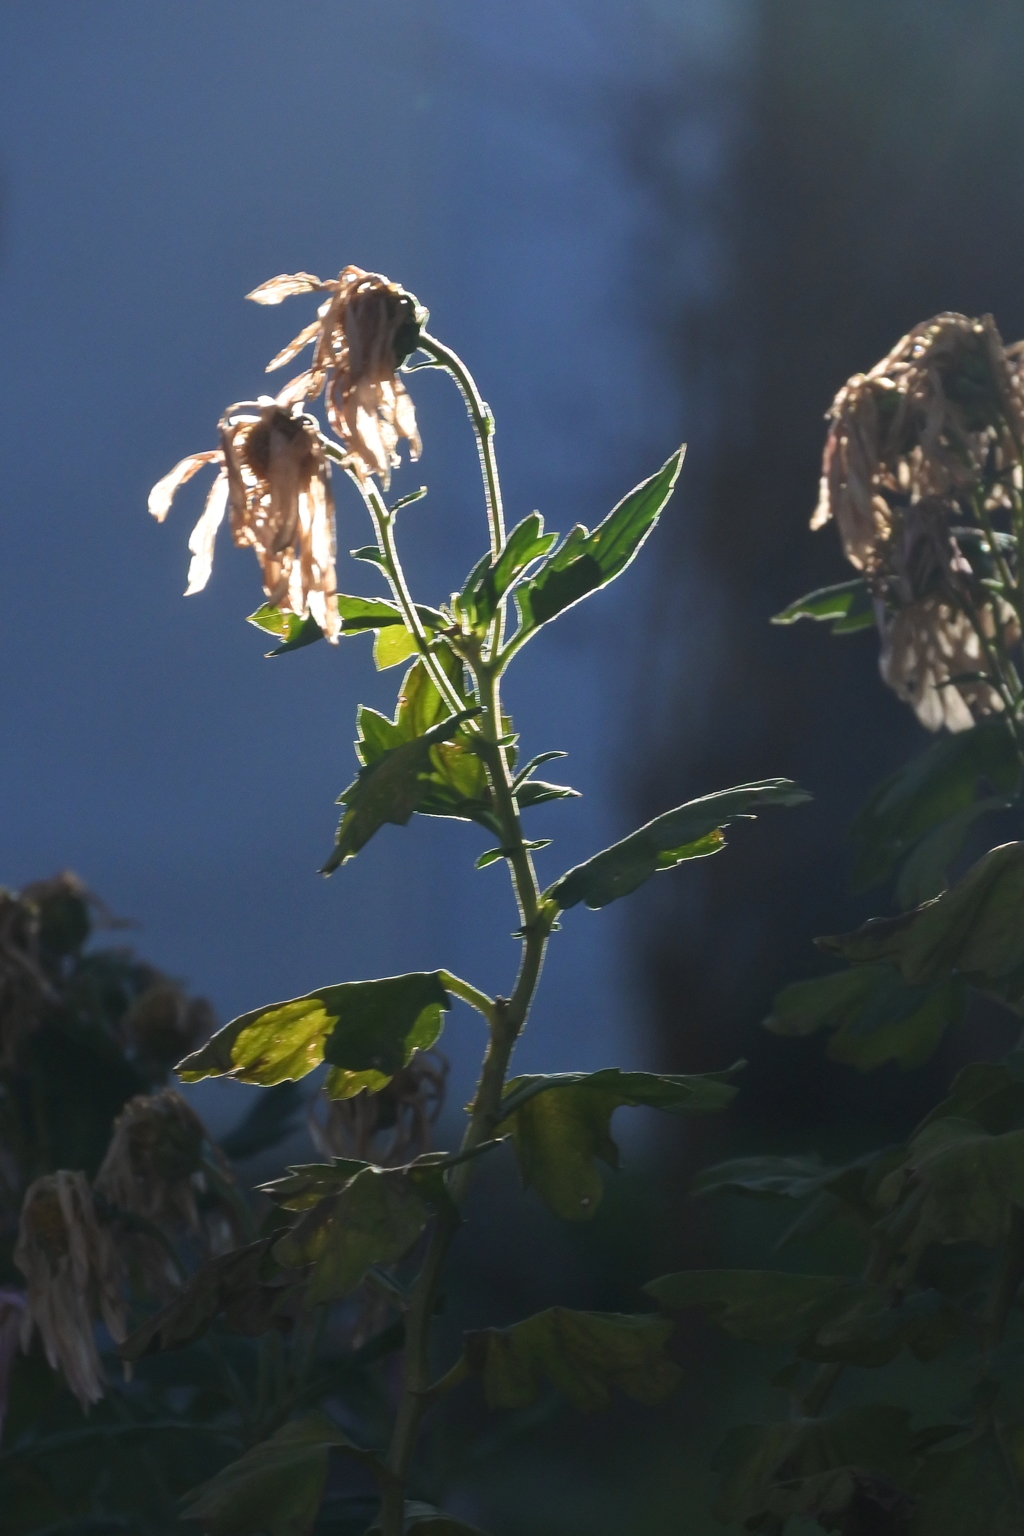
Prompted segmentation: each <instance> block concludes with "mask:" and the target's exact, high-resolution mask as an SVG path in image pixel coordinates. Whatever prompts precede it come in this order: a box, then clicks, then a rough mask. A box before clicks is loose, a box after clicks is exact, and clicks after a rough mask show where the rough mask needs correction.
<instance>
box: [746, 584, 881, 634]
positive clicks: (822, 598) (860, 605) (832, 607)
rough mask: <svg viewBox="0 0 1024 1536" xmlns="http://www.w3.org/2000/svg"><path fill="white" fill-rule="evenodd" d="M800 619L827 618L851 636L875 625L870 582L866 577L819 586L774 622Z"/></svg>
mask: <svg viewBox="0 0 1024 1536" xmlns="http://www.w3.org/2000/svg"><path fill="white" fill-rule="evenodd" d="M797 619H819V620H821V619H825V620H828V621H830V622H831V624H832V633H833V634H834V635H849V634H853V633H854V632H855V631H856V630H859V629H870V628H872V627H873V626H874V622H875V611H874V607H873V605H872V602H871V594H870V592H869V591H868V584H867V582H866V581H865V580H864V577H863V576H860V577H858V578H857V579H856V580H855V581H841V582H839V583H838V585H836V586H834V587H819V589H818V591H817V592H808V594H807V596H806V597H798V598H797V600H796V602H794V603H790V605H789V607H788V608H783V610H782V612H781V613H777V614H775V616H774V617H773V619H772V621H771V622H772V623H773V624H794V623H795V622H796V620H797Z"/></svg>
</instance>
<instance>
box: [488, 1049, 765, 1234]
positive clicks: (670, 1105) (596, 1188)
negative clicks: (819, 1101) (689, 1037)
mask: <svg viewBox="0 0 1024 1536" xmlns="http://www.w3.org/2000/svg"><path fill="white" fill-rule="evenodd" d="M729 1076H730V1074H726V1073H707V1074H704V1075H700V1076H697V1075H692V1076H668V1075H659V1074H657V1073H654V1072H621V1071H619V1070H618V1068H615V1067H609V1068H607V1069H605V1070H604V1071H602V1072H591V1073H589V1074H588V1073H583V1072H563V1073H559V1074H556V1075H553V1076H549V1077H517V1078H513V1079H512V1080H511V1081H510V1082H509V1083H508V1085H507V1088H506V1091H505V1096H504V1098H503V1100H502V1106H501V1108H502V1119H501V1123H500V1124H499V1126H498V1128H497V1132H496V1134H497V1135H499V1136H501V1135H511V1137H512V1140H513V1144H514V1146H515V1150H516V1157H517V1159H518V1162H519V1169H520V1174H521V1176H522V1181H523V1186H524V1188H530V1187H533V1188H535V1189H536V1190H537V1193H538V1194H539V1195H540V1196H541V1198H542V1199H543V1200H544V1201H545V1203H546V1204H547V1205H548V1206H550V1208H551V1209H552V1210H553V1211H554V1212H555V1214H556V1215H558V1216H562V1217H564V1218H565V1219H566V1220H568V1221H585V1220H589V1219H590V1217H592V1216H593V1215H594V1214H595V1212H596V1210H597V1207H598V1205H599V1204H600V1201H601V1197H602V1195H603V1193H604V1186H603V1183H602V1180H601V1174H600V1172H599V1170H598V1167H597V1161H596V1160H597V1159H598V1158H600V1159H601V1160H602V1161H603V1162H605V1163H607V1164H608V1166H609V1167H611V1168H617V1167H618V1160H619V1152H618V1148H617V1146H616V1145H615V1142H614V1141H613V1140H612V1137H611V1130H610V1126H611V1117H612V1114H613V1113H614V1111H615V1110H616V1109H618V1108H619V1107H620V1106H622V1105H633V1106H636V1105H647V1106H649V1107H651V1108H655V1109H664V1110H669V1111H671V1112H673V1113H676V1114H704V1113H708V1112H711V1111H715V1110H719V1109H724V1108H725V1106H726V1105H727V1104H729V1103H731V1101H732V1099H733V1098H734V1097H735V1095H736V1088H735V1087H734V1085H733V1084H732V1083H731V1082H730V1081H729V1080H728V1079H729Z"/></svg>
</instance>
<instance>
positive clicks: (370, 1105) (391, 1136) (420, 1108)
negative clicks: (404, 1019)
mask: <svg viewBox="0 0 1024 1536" xmlns="http://www.w3.org/2000/svg"><path fill="white" fill-rule="evenodd" d="M447 1077H448V1062H447V1060H446V1058H445V1057H444V1056H443V1055H442V1054H441V1052H440V1051H436V1050H435V1051H417V1052H416V1054H415V1055H414V1056H413V1058H412V1060H411V1061H410V1062H409V1065H408V1066H407V1067H403V1069H402V1070H401V1071H400V1072H397V1073H396V1074H395V1076H394V1077H393V1078H392V1079H391V1081H390V1083H388V1085H387V1087H386V1088H382V1089H381V1090H380V1092H379V1093H367V1092H366V1091H365V1090H364V1091H363V1092H362V1093H357V1094H355V1095H354V1096H353V1097H352V1098H350V1099H329V1098H328V1097H327V1095H326V1094H325V1093H319V1094H317V1096H316V1098H315V1099H314V1100H313V1102H312V1104H311V1105H310V1111H309V1131H310V1135H311V1136H312V1138H313V1143H314V1145H315V1147H316V1149H317V1151H318V1152H320V1154H321V1155H322V1156H323V1157H354V1158H360V1159H361V1160H363V1161H365V1162H375V1163H377V1164H378V1165H379V1166H381V1167H398V1166H400V1165H401V1164H402V1163H407V1162H410V1161H411V1159H412V1158H414V1157H418V1156H419V1154H420V1153H421V1152H426V1151H427V1150H428V1149H429V1147H430V1138H431V1131H432V1129H433V1126H434V1123H435V1121H436V1120H437V1117H438V1115H439V1114H440V1113H441V1109H442V1106H443V1104H444V1095H445V1083H446V1080H447Z"/></svg>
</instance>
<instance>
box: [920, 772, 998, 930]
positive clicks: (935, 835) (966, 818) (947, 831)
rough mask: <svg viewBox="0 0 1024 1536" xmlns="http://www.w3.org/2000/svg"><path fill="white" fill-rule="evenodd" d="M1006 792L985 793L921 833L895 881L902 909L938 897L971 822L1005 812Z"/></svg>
mask: <svg viewBox="0 0 1024 1536" xmlns="http://www.w3.org/2000/svg"><path fill="white" fill-rule="evenodd" d="M1011 803H1012V802H1011V800H1010V798H1009V796H1007V795H989V796H987V797H986V798H985V799H984V800H975V802H974V804H973V805H968V806H965V807H964V809H963V810H962V811H956V812H955V813H954V814H953V815H952V816H950V817H949V819H948V820H947V821H944V822H942V823H941V824H940V825H939V826H937V827H935V828H933V830H932V831H931V832H928V833H926V834H925V836H924V837H922V838H921V840H920V842H919V843H918V844H917V846H916V847H915V848H914V849H913V851H912V852H911V853H910V854H909V856H908V857H907V859H906V860H905V862H904V865H903V868H902V869H901V870H900V876H899V879H898V880H897V882H896V901H897V904H898V905H899V906H900V907H902V908H904V910H905V909H906V908H907V907H918V906H921V905H922V903H924V902H926V901H931V899H932V897H933V896H938V895H940V894H941V892H942V891H944V890H945V889H946V887H947V886H948V884H949V867H950V865H951V864H952V862H953V860H954V859H955V858H956V856H957V855H958V853H959V852H960V850H961V848H962V847H963V845H964V842H965V841H966V839H967V836H968V834H969V833H970V831H971V828H972V827H973V826H974V824H975V822H977V821H980V820H981V818H982V817H983V816H988V815H991V814H992V812H994V811H1005V810H1006V809H1007V808H1008V807H1009V806H1010V805H1011Z"/></svg>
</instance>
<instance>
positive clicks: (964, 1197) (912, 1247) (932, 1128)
mask: <svg viewBox="0 0 1024 1536" xmlns="http://www.w3.org/2000/svg"><path fill="white" fill-rule="evenodd" d="M911 1193H913V1195H914V1197H915V1209H916V1219H915V1222H914V1226H913V1231H912V1233H911V1234H910V1235H908V1237H907V1239H906V1242H907V1251H908V1253H909V1254H910V1255H911V1256H912V1257H913V1256H915V1255H918V1254H920V1253H922V1252H923V1251H924V1250H925V1248H927V1246H928V1244H929V1243H932V1242H937V1243H980V1244H981V1245H982V1246H983V1247H986V1248H994V1247H995V1246H996V1245H997V1244H998V1243H1000V1242H1002V1240H1003V1239H1004V1238H1005V1237H1006V1234H1007V1232H1008V1231H1009V1228H1010V1219H1011V1216H1012V1215H1013V1212H1014V1210H1015V1209H1016V1208H1017V1207H1020V1206H1024V1130H1014V1131H1006V1132H1004V1133H1003V1134H1002V1135H990V1134H989V1133H988V1132H986V1131H983V1130H982V1129H981V1128H980V1126H979V1125H978V1123H977V1121H975V1120H973V1119H960V1118H958V1117H957V1116H955V1115H944V1116H941V1117H940V1118H930V1119H929V1120H928V1121H927V1122H926V1123H925V1125H924V1126H923V1127H922V1128H921V1129H920V1130H919V1131H918V1132H916V1134H915V1135H914V1137H913V1139H912V1140H911V1142H910V1146H909V1148H908V1149H907V1153H906V1156H905V1158H904V1160H903V1162H902V1163H901V1164H900V1166H899V1167H898V1168H896V1169H894V1170H893V1171H892V1172H891V1173H889V1174H887V1175H886V1177H885V1178H884V1179H883V1180H882V1181H881V1183H880V1184H879V1187H878V1198H879V1201H880V1202H881V1204H882V1205H883V1206H888V1207H890V1208H894V1207H896V1206H898V1205H899V1204H900V1203H901V1202H902V1201H903V1200H904V1199H905V1198H907V1197H908V1196H909V1195H910V1194H911Z"/></svg>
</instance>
